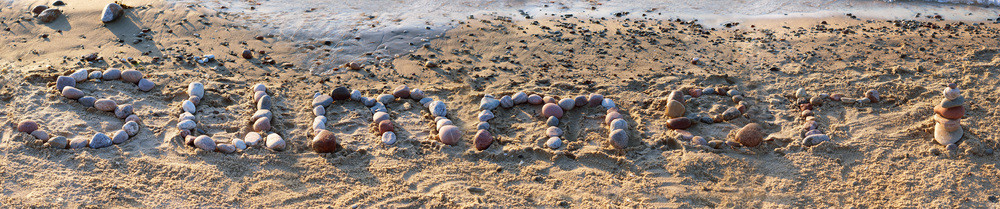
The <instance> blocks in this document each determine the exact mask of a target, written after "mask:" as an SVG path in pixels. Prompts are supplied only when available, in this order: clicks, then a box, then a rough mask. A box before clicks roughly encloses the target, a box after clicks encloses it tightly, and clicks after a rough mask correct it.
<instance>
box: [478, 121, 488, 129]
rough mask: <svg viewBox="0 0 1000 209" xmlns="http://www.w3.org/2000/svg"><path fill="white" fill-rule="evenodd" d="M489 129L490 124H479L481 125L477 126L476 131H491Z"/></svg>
mask: <svg viewBox="0 0 1000 209" xmlns="http://www.w3.org/2000/svg"><path fill="white" fill-rule="evenodd" d="M489 129H490V123H489V122H479V125H476V130H489Z"/></svg>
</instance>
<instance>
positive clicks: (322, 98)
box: [261, 95, 333, 107]
mask: <svg viewBox="0 0 1000 209" xmlns="http://www.w3.org/2000/svg"><path fill="white" fill-rule="evenodd" d="M264 97H269V96H267V95H264V96H262V97H261V99H263V98H264ZM268 100H270V98H268ZM330 104H333V97H330V96H327V95H319V96H317V97H315V98H313V101H312V105H313V106H318V107H327V106H330Z"/></svg>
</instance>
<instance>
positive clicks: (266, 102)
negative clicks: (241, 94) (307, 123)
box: [257, 95, 325, 110]
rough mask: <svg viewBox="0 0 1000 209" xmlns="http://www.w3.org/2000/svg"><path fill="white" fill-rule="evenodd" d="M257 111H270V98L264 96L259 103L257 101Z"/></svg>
mask: <svg viewBox="0 0 1000 209" xmlns="http://www.w3.org/2000/svg"><path fill="white" fill-rule="evenodd" d="M324 96H325V95H324ZM257 109H258V110H270V109H271V96H268V95H264V96H262V97H260V101H257Z"/></svg>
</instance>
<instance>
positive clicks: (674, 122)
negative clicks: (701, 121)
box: [667, 117, 691, 129]
mask: <svg viewBox="0 0 1000 209" xmlns="http://www.w3.org/2000/svg"><path fill="white" fill-rule="evenodd" d="M667 127H668V128H670V129H687V128H689V127H691V119H688V118H687V117H679V118H671V119H670V120H667Z"/></svg>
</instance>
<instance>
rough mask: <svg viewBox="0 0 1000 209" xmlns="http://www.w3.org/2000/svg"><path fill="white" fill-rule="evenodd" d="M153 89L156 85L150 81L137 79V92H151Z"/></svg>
mask: <svg viewBox="0 0 1000 209" xmlns="http://www.w3.org/2000/svg"><path fill="white" fill-rule="evenodd" d="M153 87H156V84H155V83H153V82H152V81H149V80H146V79H145V78H143V79H139V91H149V90H153Z"/></svg>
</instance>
